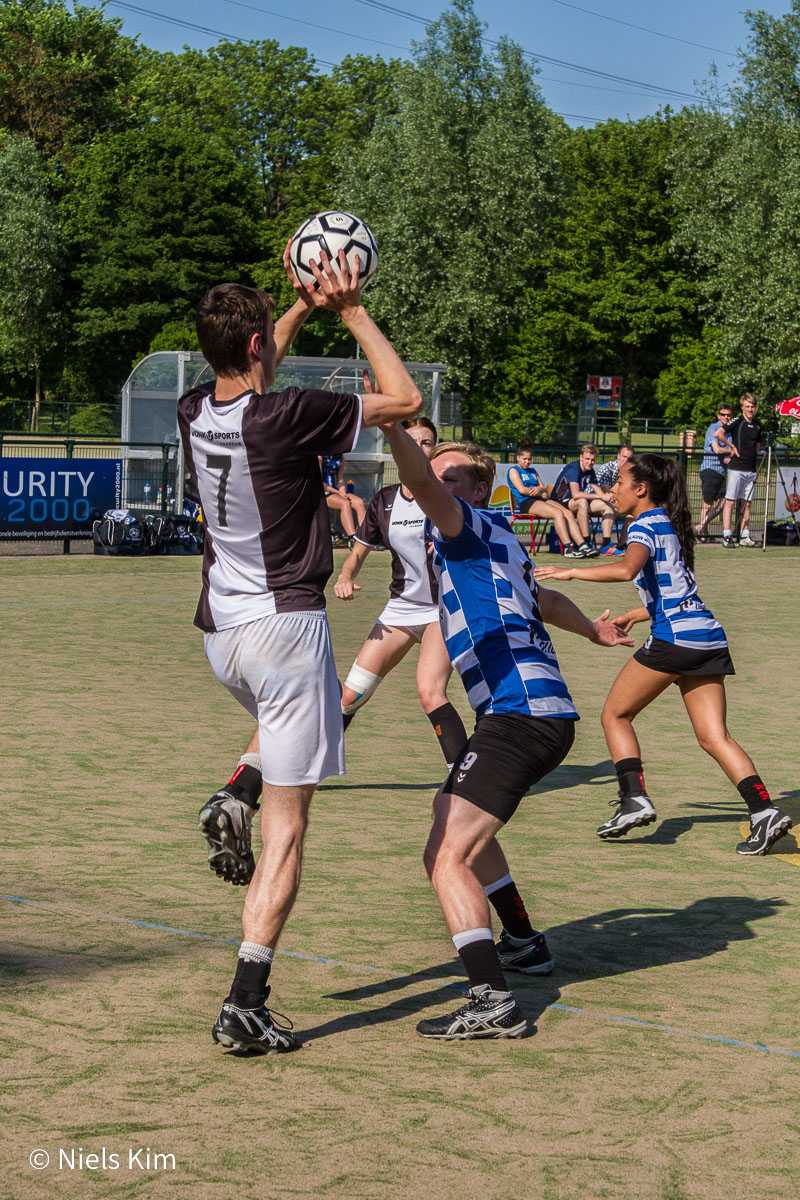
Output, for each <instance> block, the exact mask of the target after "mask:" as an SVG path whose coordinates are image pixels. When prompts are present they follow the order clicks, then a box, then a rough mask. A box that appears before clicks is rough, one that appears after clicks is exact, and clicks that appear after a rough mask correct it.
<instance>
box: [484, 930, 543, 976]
mask: <svg viewBox="0 0 800 1200" xmlns="http://www.w3.org/2000/svg"><path fill="white" fill-rule="evenodd" d="M495 949H496V950H497V957H498V958H499V959H500V966H501V967H502V968H503V970H504V971H521V972H522V974H523V975H549V974H550V972H551V971H552V969H553V959H552V956H551V954H550V950H549V949H548V946H547V942H546V940H545V936H544V934H543V933H536V932H535V931H534V934H533V937H529V938H527V939H526V940H525V941H524V942H523V941H519V940H517V941H512V940H511V938H510V936H509V935H508V934H507V933H506V931H505V929H503V930H502V931H501V933H500V941H499V942H497V943H496V945H495Z"/></svg>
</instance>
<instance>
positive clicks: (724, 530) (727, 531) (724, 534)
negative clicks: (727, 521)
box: [722, 529, 731, 537]
mask: <svg viewBox="0 0 800 1200" xmlns="http://www.w3.org/2000/svg"><path fill="white" fill-rule="evenodd" d="M722 536H723V537H730V536H731V531H730V529H723V531H722Z"/></svg>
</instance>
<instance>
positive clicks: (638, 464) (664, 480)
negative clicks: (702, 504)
mask: <svg viewBox="0 0 800 1200" xmlns="http://www.w3.org/2000/svg"><path fill="white" fill-rule="evenodd" d="M628 469H629V471H630V473H631V477H632V478H633V479H634V480H635V481H636V483H643V484H644V485H645V487H646V488H647V492H648V495H649V496H650V499H651V500H652V501H653V504H655V505H657V506H658V508H663V509H664V512H665V513H666V514H667V516H668V517H669V521H670V524H671V526H672V528H673V529H674V530H675V533H676V535H677V538H678V541H679V542H680V544H681V550H682V551H683V561H684V562H685V563H686V566H687V567H688V568H689V570H690V571H693V570H694V544H695V532H694V527H693V525H692V510H691V509H690V508H689V497H688V496H687V495H686V484H685V483H684V480H683V473H682V472H681V469H680V467H679V466H678V464H677V463H676V461H675V459H674V458H662V457H661V455H660V454H634V456H633V458H632V459H631V460H630V462H629V463H628Z"/></svg>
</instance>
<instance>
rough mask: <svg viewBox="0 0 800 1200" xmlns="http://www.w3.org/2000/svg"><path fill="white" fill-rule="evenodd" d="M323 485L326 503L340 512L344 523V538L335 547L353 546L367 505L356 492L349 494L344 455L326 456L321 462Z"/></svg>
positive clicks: (338, 540) (335, 542)
mask: <svg viewBox="0 0 800 1200" xmlns="http://www.w3.org/2000/svg"><path fill="white" fill-rule="evenodd" d="M319 466H320V470H321V471H322V484H323V487H324V488H325V503H326V504H327V506H328V508H330V509H333V510H334V511H335V512H338V514H339V519H340V521H341V522H342V529H343V530H344V538H336V540H335V541H334V543H333V544H334V546H340V547H341V546H350V547H352V545H353V541H352V539H353V537H354V535H355V532H356V528H357V527H358V526H359V525H360V524H361V522H362V521H363V520H364V517H365V515H366V511H367V509H366V505H365V504H364V501H363V500H362V499H361V497H360V496H357V495H356V494H355V492H348V490H347V487H346V485H345V482H344V455H343V454H324V455H323V456H322V457H321V458H320V460H319Z"/></svg>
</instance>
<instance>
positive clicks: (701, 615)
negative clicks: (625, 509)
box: [627, 508, 728, 650]
mask: <svg viewBox="0 0 800 1200" xmlns="http://www.w3.org/2000/svg"><path fill="white" fill-rule="evenodd" d="M627 539H628V544H629V545H630V544H631V543H634V544H635V545H637V546H644V547H645V549H647V550H648V551H649V553H650V558H649V559H648V561H647V563H646V564H645V567H644V570H643V571H642V572H641V574H640V575H638V576H637V578H636V579H635V580H634V583H635V584H636V587H637V589H638V592H639V595H640V596H641V598H642V604H644V605H645V607H646V608H647V611H648V612H649V613H650V630H651V633H652V635H653V637H656V638H660V639H661V641H662V642H673V643H674V644H675V645H676V646H688V647H690V648H691V649H693V650H718V649H720V648H721V647H722V646H727V644H728V639H727V638H726V637H725V630H724V629H723V628H722V626H721V625H720V623H719V621H718V620H717V618H716V617H715V616H714V614H713V613H712V612H711V610H710V609H709V608H706V606H705V604H704V603H703V601H702V600H701V599H700V597H699V596H698V594H697V584H696V583H695V579H694V575H692V572H691V571H690V570H689V568H688V567H687V566H686V564H685V563H684V561H683V553H682V551H681V544H680V542H679V541H678V535H677V534H676V533H675V530H674V529H673V528H672V525H671V524H670V520H669V517H668V516H667V514H666V513H665V512H664V509H663V508H653V509H650V511H649V512H646V513H642V514H641V515H640V516H638V517H637V518H636V520H635V521H634V522H633V523H632V524H631V526H630V528H629V529H628V533H627Z"/></svg>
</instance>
